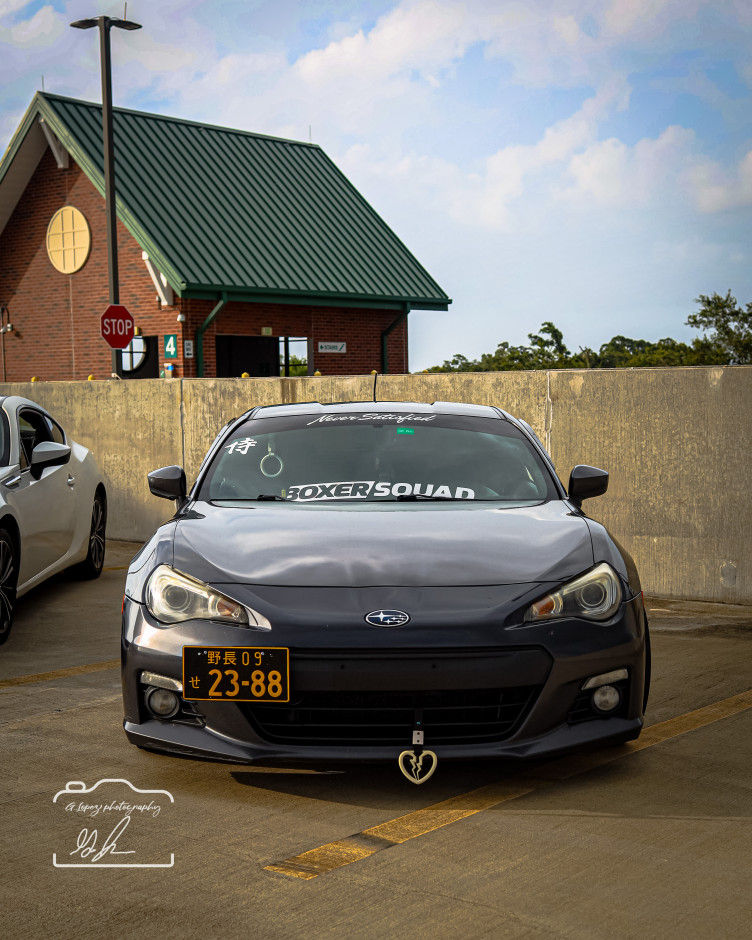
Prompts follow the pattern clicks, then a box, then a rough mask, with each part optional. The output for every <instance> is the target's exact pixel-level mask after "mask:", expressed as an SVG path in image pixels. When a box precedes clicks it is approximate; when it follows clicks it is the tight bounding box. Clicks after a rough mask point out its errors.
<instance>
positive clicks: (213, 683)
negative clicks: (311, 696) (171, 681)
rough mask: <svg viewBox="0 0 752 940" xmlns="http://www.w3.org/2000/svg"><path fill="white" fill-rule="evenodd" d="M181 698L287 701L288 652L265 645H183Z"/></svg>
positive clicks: (194, 699) (195, 699) (231, 700)
mask: <svg viewBox="0 0 752 940" xmlns="http://www.w3.org/2000/svg"><path fill="white" fill-rule="evenodd" d="M183 698H186V699H191V700H193V701H202V702H214V701H216V702H289V701H290V651H289V649H287V648H286V647H268V646H263V647H247V646H184V647H183Z"/></svg>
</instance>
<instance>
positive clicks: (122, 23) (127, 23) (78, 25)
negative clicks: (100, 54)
mask: <svg viewBox="0 0 752 940" xmlns="http://www.w3.org/2000/svg"><path fill="white" fill-rule="evenodd" d="M100 20H105V26H106V27H110V26H117V28H118V29H141V24H140V23H134V22H133V20H119V19H117V17H114V16H100V17H97V18H96V19H88V20H76V22H75V23H71V26H73V27H74V29H93V28H94V27H95V26H99V21H100Z"/></svg>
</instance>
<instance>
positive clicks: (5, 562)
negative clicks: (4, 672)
mask: <svg viewBox="0 0 752 940" xmlns="http://www.w3.org/2000/svg"><path fill="white" fill-rule="evenodd" d="M17 584H18V555H17V552H16V546H15V545H14V543H13V539H12V538H11V536H10V534H9V532H8V531H7V530H6V529H0V646H1V645H2V644H3V643H5V641H6V640H7V639H8V637H9V636H10V631H11V627H12V626H13V614H14V612H15V608H16V585H17Z"/></svg>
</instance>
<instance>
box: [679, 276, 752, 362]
mask: <svg viewBox="0 0 752 940" xmlns="http://www.w3.org/2000/svg"><path fill="white" fill-rule="evenodd" d="M695 303H697V304H700V309H699V310H698V311H697V313H691V314H690V315H689V317H688V318H687V326H693V327H695V329H698V330H710V331H712V332H711V333H710V336H707V337H704V340H705V342H708V343H710V344H711V345H713V346H716V347H718V348H719V349H721V350H723V352H724V353H725V354H726V356H727V361H728V362H730V363H733V364H734V365H740V364H742V363H752V303H748V304H747V307H746V309H744V308H742V307H740V306H739V304H738V303H737V301H736V297H732V296H731V291H730V290H729V291H728V292H727V294H726V296H725V297H721V295H720V294H713V295H712V296H711V297H707V296H706V295H705V294H700V296H699V297H697V298H696V299H695Z"/></svg>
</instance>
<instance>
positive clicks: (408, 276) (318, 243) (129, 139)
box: [0, 92, 451, 310]
mask: <svg viewBox="0 0 752 940" xmlns="http://www.w3.org/2000/svg"><path fill="white" fill-rule="evenodd" d="M39 115H41V116H42V117H43V118H44V120H45V121H46V122H47V123H48V125H49V126H50V128H51V129H52V130H53V131H54V132H55V134H56V135H57V137H58V138H59V139H60V141H61V142H62V143H63V144H64V146H65V147H66V148H67V149H68V151H69V152H70V154H71V155H72V156H73V158H74V159H75V160H76V162H77V163H78V164H79V166H80V167H81V168H82V169H83V171H84V172H85V173H86V174H87V176H88V177H89V178H90V179H91V181H92V182H93V184H94V185H95V186H96V187H97V189H98V190H99V191H100V192H102V193H103V192H104V173H103V162H102V108H101V105H97V104H91V103H89V102H84V101H78V100H76V99H72V98H63V97H60V96H57V95H49V94H44V93H41V92H39V93H37V95H36V96H35V98H34V100H33V101H32V105H31V107H30V108H29V111H28V112H27V115H26V118H25V119H24V124H22V126H21V128H19V131H18V133H17V134H16V138H14V141H13V142H11V145H10V147H9V149H8V151H7V152H6V155H5V158H4V160H3V164H6V166H5V167H4V166H1V165H0V183H1V182H2V178H3V175H4V172H3V171H4V170H5V169H6V168H7V164H8V163H9V162H10V161H11V160H12V158H13V153H14V145H15V146H16V147H17V146H18V145H19V142H20V138H22V137H23V128H24V126H25V125H27V124H28V125H29V126H31V123H32V122H33V121H34V120H38V116H39ZM113 124H114V135H115V154H116V167H115V168H116V187H117V211H118V216H119V218H120V219H121V220H122V221H123V223H124V224H125V225H126V227H127V228H128V229H129V230H130V232H131V233H132V234H133V235H134V237H135V238H136V240H137V241H138V242H139V244H140V245H141V246H142V248H143V249H144V250H146V251H147V252H148V254H149V256H150V258H151V259H152V260H153V262H154V263H155V265H156V266H157V267H158V268H159V269H160V270H161V271H162V273H163V274H164V275H165V277H166V278H167V280H168V281H169V282H170V284H171V286H172V287H173V288H174V289H175V290H176V291H177V292H178V293H179V294H181V295H183V296H189V297H190V296H196V297H201V296H204V297H216V296H217V295H218V294H220V293H221V292H223V291H226V292H227V293H228V294H229V298H230V299H233V298H235V299H240V298H246V299H259V298H262V297H263V298H266V299H269V300H275V299H276V300H284V299H287V300H288V301H289V300H291V299H297V300H299V301H300V300H312V301H314V302H315V300H318V301H319V302H320V303H321V302H329V301H337V302H339V303H340V304H341V303H343V302H344V301H350V300H352V301H360V302H361V303H363V302H367V303H368V304H374V305H376V304H378V303H381V304H383V302H385V301H386V302H392V303H397V304H405V303H409V304H410V305H411V306H413V307H418V308H424V309H434V310H442V309H443V310H445V309H447V304H449V303H451V301H450V300H449V298H448V297H447V295H446V294H445V293H444V291H443V290H442V289H441V288H440V287H439V285H438V284H437V283H436V281H434V280H433V278H432V277H431V276H430V275H429V274H428V272H427V271H426V270H425V268H423V267H422V265H421V264H420V263H419V262H418V261H417V260H416V258H415V257H414V256H413V255H412V254H411V253H410V252H409V251H408V250H407V248H406V247H405V246H404V245H403V244H402V242H401V241H400V240H399V239H398V238H397V236H396V235H395V234H394V232H392V230H391V229H390V228H389V226H388V225H386V223H385V222H384V221H383V220H382V219H381V217H380V216H379V215H378V214H377V213H376V212H375V211H374V210H373V209H372V208H371V206H370V205H369V204H368V203H367V202H366V200H365V199H364V198H363V197H362V196H361V195H360V193H358V191H357V190H356V189H355V188H354V186H353V185H352V184H351V183H350V182H349V181H348V180H347V178H346V177H345V176H344V175H343V173H341V172H340V170H339V169H338V168H337V167H336V166H335V165H334V163H333V162H332V161H331V160H330V159H329V157H327V155H326V154H325V153H324V151H323V150H322V149H321V148H320V147H319V146H318V145H315V144H306V143H300V142H297V141H290V140H282V139H280V138H276V137H267V136H263V135H260V134H253V133H248V132H246V131H238V130H231V129H228V128H224V127H214V126H211V125H207V124H197V123H194V122H192V121H183V120H178V119H176V118H171V117H163V116H162V115H156V114H145V113H142V112H138V111H129V110H125V109H123V108H114V109H113ZM26 129H27V130H28V127H27V128H26Z"/></svg>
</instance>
